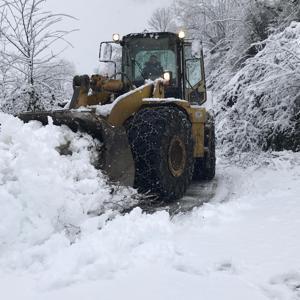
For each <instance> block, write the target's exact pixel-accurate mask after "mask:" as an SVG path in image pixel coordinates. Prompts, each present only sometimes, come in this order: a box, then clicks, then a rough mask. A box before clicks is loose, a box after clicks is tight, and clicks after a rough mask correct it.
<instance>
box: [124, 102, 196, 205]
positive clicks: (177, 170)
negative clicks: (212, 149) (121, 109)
mask: <svg viewBox="0 0 300 300" xmlns="http://www.w3.org/2000/svg"><path fill="white" fill-rule="evenodd" d="M128 138H129V143H130V145H131V149H132V153H133V158H134V161H135V168H136V176H135V187H137V188H138V189H139V191H140V192H150V193H152V194H156V195H157V196H159V198H160V199H163V200H166V201H170V200H175V199H178V198H180V197H182V196H183V195H184V193H185V191H186V188H187V187H188V185H189V183H190V182H191V180H192V175H193V164H194V160H193V138H192V131H191V123H190V121H189V120H188V118H187V116H186V114H185V113H184V112H182V111H181V110H179V109H177V108H175V107H153V108H145V109H142V110H141V111H140V112H138V113H137V114H136V115H135V116H134V118H133V119H132V120H131V122H130V125H129V126H128Z"/></svg>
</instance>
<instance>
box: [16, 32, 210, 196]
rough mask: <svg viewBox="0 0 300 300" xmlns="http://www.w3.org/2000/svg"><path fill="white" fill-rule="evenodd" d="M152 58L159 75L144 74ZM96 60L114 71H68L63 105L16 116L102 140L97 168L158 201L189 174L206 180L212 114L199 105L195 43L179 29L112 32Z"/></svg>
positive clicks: (179, 192)
mask: <svg viewBox="0 0 300 300" xmlns="http://www.w3.org/2000/svg"><path fill="white" fill-rule="evenodd" d="M116 46H117V47H119V48H120V49H121V59H120V57H119V56H118V57H117V58H118V60H119V65H120V66H119V70H118V64H117V62H116V61H115V60H114V57H115V56H114V55H113V53H114V49H115V47H116ZM154 56H155V61H156V63H157V64H158V63H159V64H160V66H161V67H160V71H159V72H160V74H153V73H154V72H152V73H151V72H150V73H149V74H147V72H146V71H145V66H146V65H147V63H148V62H149V60H151V59H154ZM99 60H100V62H102V63H104V64H106V65H109V66H110V69H113V74H111V75H108V74H95V75H92V76H88V75H83V76H75V77H74V79H73V88H74V93H73V97H72V99H71V100H70V101H69V103H68V104H67V105H66V106H65V107H64V108H63V109H60V110H53V111H41V112H24V113H22V114H20V115H19V118H21V119H22V120H23V121H25V122H28V121H30V120H38V121H40V122H42V123H43V124H48V121H49V118H51V119H52V121H51V122H53V123H54V124H56V125H67V126H68V127H69V128H71V129H72V130H73V131H82V132H86V133H88V134H90V135H92V136H93V137H94V138H95V139H98V140H99V141H100V143H101V149H99V156H100V159H99V166H98V167H99V168H101V169H102V170H103V172H104V173H105V174H106V175H107V177H108V178H109V180H110V181H112V182H115V183H119V184H122V185H129V186H134V187H136V188H137V189H138V190H139V191H140V192H141V193H150V194H153V195H156V196H158V197H159V198H160V199H162V200H165V201H171V200H175V199H178V198H181V197H182V196H183V195H184V193H185V191H186V189H187V187H188V185H189V184H190V182H191V181H192V180H193V179H195V180H199V179H207V180H210V179H212V178H213V177H214V175H215V133H214V120H213V116H212V115H211V114H209V113H208V111H207V110H206V109H205V108H204V107H203V104H204V103H205V102H206V100H207V93H206V85H205V72H204V63H203V50H202V47H201V43H200V42H199V41H195V40H188V39H185V35H184V32H180V33H179V34H175V33H169V32H151V33H149V32H143V33H138V34H128V35H126V36H124V37H123V38H120V36H119V35H118V34H114V35H113V40H112V41H108V42H102V43H101V44H100V51H99ZM107 69H109V68H107Z"/></svg>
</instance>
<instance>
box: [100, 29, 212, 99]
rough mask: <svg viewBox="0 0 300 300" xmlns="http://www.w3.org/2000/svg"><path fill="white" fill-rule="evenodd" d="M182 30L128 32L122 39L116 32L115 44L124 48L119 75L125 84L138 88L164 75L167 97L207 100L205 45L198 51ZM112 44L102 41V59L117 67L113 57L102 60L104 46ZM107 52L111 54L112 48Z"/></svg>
mask: <svg viewBox="0 0 300 300" xmlns="http://www.w3.org/2000/svg"><path fill="white" fill-rule="evenodd" d="M182 33H183V32H181V33H179V34H175V33H171V32H152V33H149V32H144V33H137V34H128V35H126V36H124V37H123V38H122V40H121V39H120V37H119V35H114V36H113V39H114V43H118V44H119V45H120V46H121V47H122V58H121V72H120V74H121V79H122V81H123V82H124V83H125V85H126V84H127V85H134V86H136V87H139V86H142V85H143V84H145V81H147V80H149V79H150V80H155V79H157V78H164V79H166V80H167V81H168V84H167V85H166V86H165V97H166V98H177V99H186V100H188V101H189V102H191V103H193V104H202V103H204V102H205V101H206V87H205V76H204V65H203V52H202V47H200V44H199V47H198V53H196V52H197V51H195V49H196V48H197V47H195V45H194V44H193V42H192V41H187V40H185V39H184V35H183V34H182ZM109 43H110V42H103V43H101V46H100V61H102V62H111V63H114V64H115V69H117V66H116V62H114V61H112V60H111V59H108V60H103V59H102V60H101V52H102V53H104V51H105V49H106V48H105V47H104V46H107V44H109ZM198 43H199V42H198ZM108 49H110V48H109V47H108ZM106 52H107V50H106ZM108 52H110V53H111V49H110V50H109V51H108ZM110 58H111V54H110Z"/></svg>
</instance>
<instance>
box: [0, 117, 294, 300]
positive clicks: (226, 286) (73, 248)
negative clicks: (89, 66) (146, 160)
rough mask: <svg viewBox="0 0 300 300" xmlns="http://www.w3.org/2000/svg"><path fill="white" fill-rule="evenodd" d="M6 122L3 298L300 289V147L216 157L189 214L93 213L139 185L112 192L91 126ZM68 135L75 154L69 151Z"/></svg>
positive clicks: (263, 295) (1, 198)
mask: <svg viewBox="0 0 300 300" xmlns="http://www.w3.org/2000/svg"><path fill="white" fill-rule="evenodd" d="M0 123H1V129H0V207H1V210H0V289H1V299H9V300H17V299H23V300H37V299H39V300H40V299H47V300H48V299H57V300H60V299H72V300H75V299H88V300H93V299H130V300H134V299H158V300H159V299H164V300H166V299H172V300H176V299H178V300H181V299H189V300H193V299H208V300H217V299H218V300H219V299H228V300H235V299H239V300H240V299H249V300H250V299H251V300H256V299H282V300H288V299H289V300H290V299H300V254H299V253H300V233H299V231H300V204H299V202H300V196H299V195H300V155H299V153H291V152H282V153H275V154H273V155H268V156H267V157H266V159H265V163H263V164H262V163H259V164H258V163H256V164H255V165H253V166H249V167H247V168H242V167H237V166H230V165H229V164H228V163H226V162H225V161H223V160H219V161H218V166H217V176H216V180H215V181H213V182H212V183H210V184H206V185H205V184H201V185H197V184H194V185H192V186H191V188H190V190H189V192H188V193H187V196H186V197H185V198H184V199H183V200H182V202H181V206H183V208H182V210H187V212H186V213H177V214H172V216H171V217H170V215H169V213H168V212H167V211H165V210H162V211H156V212H155V213H152V214H146V213H143V212H142V210H141V209H140V208H135V209H134V210H133V211H131V212H130V213H128V214H126V215H123V216H121V215H117V216H115V217H114V218H113V219H112V220H110V219H111V218H109V216H110V215H111V212H107V213H106V214H104V215H102V216H94V217H91V216H87V212H88V211H89V210H93V209H97V208H99V207H103V205H107V203H111V202H114V201H117V202H118V201H120V199H125V200H126V201H129V200H128V199H130V196H131V195H134V193H135V191H134V190H130V189H119V190H117V191H115V192H114V193H113V195H112V193H111V188H110V187H109V186H107V185H106V184H105V180H104V178H103V176H101V174H100V173H99V172H97V171H96V170H95V169H93V167H92V165H91V164H90V162H89V160H90V155H89V153H90V151H89V150H90V145H91V143H92V141H90V140H89V138H88V137H87V136H83V137H80V136H78V135H76V134H74V133H72V132H70V131H69V130H67V129H65V128H57V127H55V126H51V125H50V126H47V127H41V126H40V125H39V124H38V123H36V122H33V123H30V124H26V125H23V124H22V122H20V121H18V120H16V119H14V118H12V117H8V116H7V115H4V114H0ZM66 141H72V144H71V148H72V150H73V154H72V155H69V156H60V155H58V153H57V151H56V150H55V149H57V147H58V146H59V145H60V144H62V143H65V142H66ZM198 191H199V195H197V194H198ZM203 198H206V199H204V200H203ZM209 198H210V201H209V202H208V203H204V204H203V205H201V206H199V207H196V208H194V209H193V210H190V203H193V202H194V203H195V204H196V203H199V204H200V203H201V202H203V201H207V200H208V199H209ZM105 203H106V204H105ZM185 203H187V205H185ZM185 207H188V209H185ZM177 208H178V205H177V207H176V204H174V206H173V207H172V208H171V211H172V212H174V211H176V209H177ZM108 219H109V220H108Z"/></svg>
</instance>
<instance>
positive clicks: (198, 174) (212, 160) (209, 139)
mask: <svg viewBox="0 0 300 300" xmlns="http://www.w3.org/2000/svg"><path fill="white" fill-rule="evenodd" d="M204 147H205V153H204V157H203V158H197V159H196V160H195V166H194V175H193V179H196V180H202V179H204V180H212V179H213V178H214V177H215V170H216V151H215V125H214V121H213V118H212V117H210V116H209V117H208V120H207V123H206V124H205V128H204Z"/></svg>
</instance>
